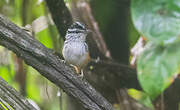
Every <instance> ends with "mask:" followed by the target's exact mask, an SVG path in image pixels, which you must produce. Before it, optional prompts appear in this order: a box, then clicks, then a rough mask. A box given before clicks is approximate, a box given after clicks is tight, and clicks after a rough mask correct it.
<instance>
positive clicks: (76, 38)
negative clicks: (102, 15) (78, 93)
mask: <svg viewBox="0 0 180 110" xmlns="http://www.w3.org/2000/svg"><path fill="white" fill-rule="evenodd" d="M88 33H89V30H88V29H87V28H86V27H85V25H84V24H82V23H80V22H78V21H76V22H74V23H73V24H72V25H71V26H70V27H69V28H68V30H67V32H66V35H65V41H64V46H63V49H62V54H63V57H64V59H65V62H67V63H68V64H70V65H71V66H73V67H74V68H75V70H76V72H77V73H78V74H79V75H80V77H83V76H84V73H83V68H84V67H85V66H86V65H87V64H88V62H89V61H90V55H89V49H88V45H87V43H86V37H87V35H88Z"/></svg>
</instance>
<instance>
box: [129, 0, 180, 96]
mask: <svg viewBox="0 0 180 110" xmlns="http://www.w3.org/2000/svg"><path fill="white" fill-rule="evenodd" d="M179 4H180V0H173V1H169V0H151V1H144V0H132V3H131V12H132V19H133V23H134V25H135V27H136V29H137V30H138V31H139V32H140V33H141V34H142V35H143V36H145V37H146V38H147V44H146V46H145V48H144V52H143V53H142V54H141V55H140V56H139V58H138V62H137V70H138V79H139V81H140V83H141V86H142V88H143V89H144V91H145V92H146V93H147V94H148V95H149V96H150V97H151V99H154V98H156V97H157V96H158V95H160V94H161V93H162V92H163V91H164V90H165V89H166V88H167V87H168V86H169V85H170V84H171V83H172V82H173V80H174V77H175V76H176V75H177V74H178V73H179V72H180V71H179V67H180V58H179V55H180V51H179V47H180V45H179V42H180V41H179V35H180V31H179V30H180V16H179V15H180V5H179Z"/></svg>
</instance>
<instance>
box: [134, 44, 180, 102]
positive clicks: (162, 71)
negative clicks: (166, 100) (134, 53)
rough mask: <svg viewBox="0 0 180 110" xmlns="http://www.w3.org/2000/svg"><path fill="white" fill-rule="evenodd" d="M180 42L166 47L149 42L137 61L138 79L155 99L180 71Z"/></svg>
mask: <svg viewBox="0 0 180 110" xmlns="http://www.w3.org/2000/svg"><path fill="white" fill-rule="evenodd" d="M179 48H180V43H179V42H178V43H174V44H172V45H168V46H166V47H162V46H157V45H154V44H152V43H149V44H147V45H146V47H145V51H144V52H143V53H142V54H141V55H140V57H139V59H138V62H137V70H138V79H139V81H140V84H141V86H142V88H143V89H144V91H145V92H146V93H147V94H148V95H150V96H151V98H152V99H154V98H155V97H156V96H158V95H159V94H160V93H161V92H163V91H164V89H166V88H167V87H168V86H169V85H170V84H171V83H172V81H173V78H174V76H175V75H177V74H178V73H179V72H180V71H179V68H180V57H179V56H180V50H179Z"/></svg>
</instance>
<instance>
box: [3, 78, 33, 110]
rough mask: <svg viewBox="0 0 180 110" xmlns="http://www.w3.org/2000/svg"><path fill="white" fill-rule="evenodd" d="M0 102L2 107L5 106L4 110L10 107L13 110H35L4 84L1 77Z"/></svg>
mask: <svg viewBox="0 0 180 110" xmlns="http://www.w3.org/2000/svg"><path fill="white" fill-rule="evenodd" d="M0 102H1V103H3V105H5V106H6V108H11V107H12V108H13V109H14V110H36V109H35V108H34V107H33V106H32V105H31V104H30V103H29V102H28V101H27V100H25V99H24V98H23V97H22V96H21V95H20V94H19V93H18V92H17V91H16V90H14V89H13V88H12V87H10V86H9V85H8V83H7V82H5V81H4V80H3V79H2V78H1V77H0ZM0 106H1V104H0ZM10 106H11V107H10ZM1 108H2V107H0V109H1ZM1 110H4V109H1ZM8 110H11V109H8Z"/></svg>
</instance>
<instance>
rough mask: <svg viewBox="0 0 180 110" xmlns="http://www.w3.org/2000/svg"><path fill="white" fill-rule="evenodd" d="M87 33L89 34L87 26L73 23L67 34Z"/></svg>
mask: <svg viewBox="0 0 180 110" xmlns="http://www.w3.org/2000/svg"><path fill="white" fill-rule="evenodd" d="M85 32H87V29H86V27H85V25H84V24H82V23H80V22H75V23H73V24H72V25H71V26H70V27H69V29H68V31H67V33H85Z"/></svg>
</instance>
